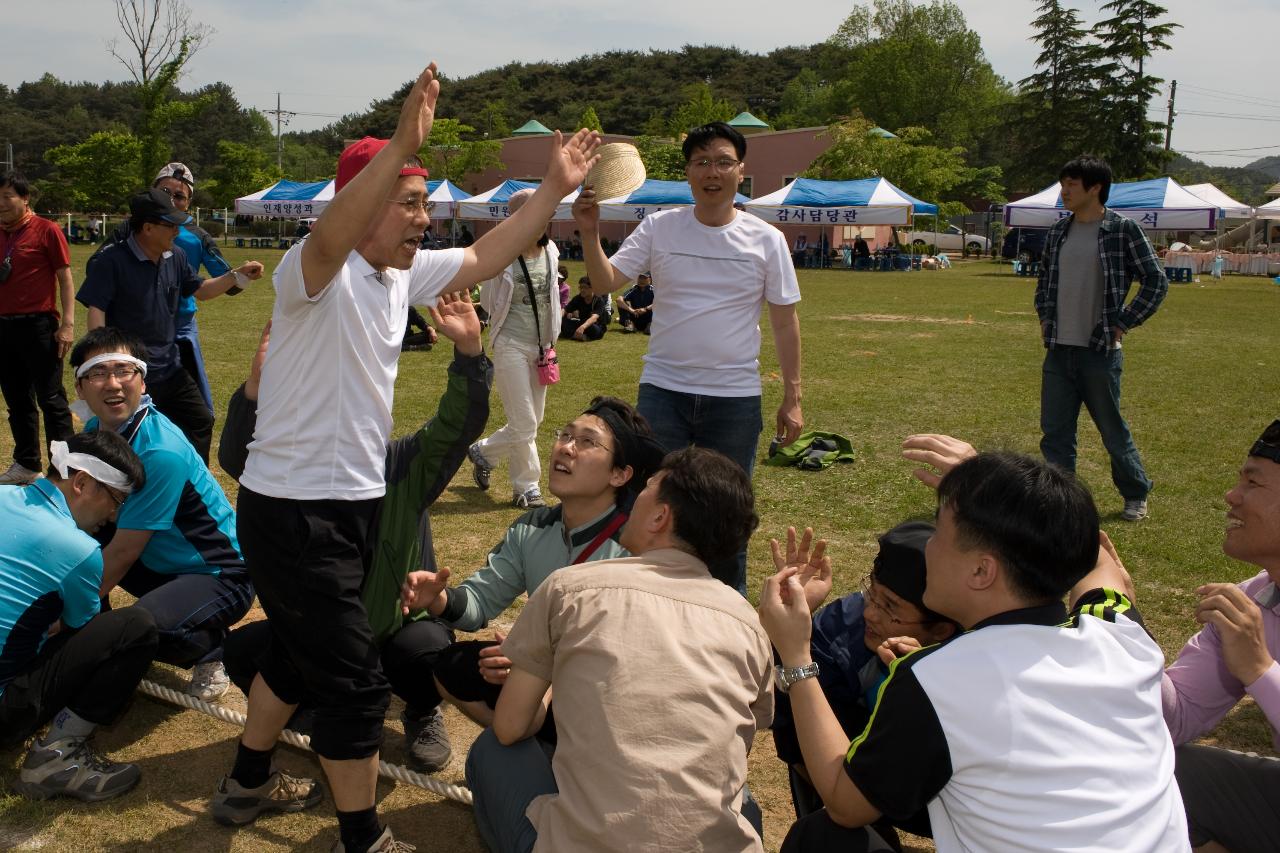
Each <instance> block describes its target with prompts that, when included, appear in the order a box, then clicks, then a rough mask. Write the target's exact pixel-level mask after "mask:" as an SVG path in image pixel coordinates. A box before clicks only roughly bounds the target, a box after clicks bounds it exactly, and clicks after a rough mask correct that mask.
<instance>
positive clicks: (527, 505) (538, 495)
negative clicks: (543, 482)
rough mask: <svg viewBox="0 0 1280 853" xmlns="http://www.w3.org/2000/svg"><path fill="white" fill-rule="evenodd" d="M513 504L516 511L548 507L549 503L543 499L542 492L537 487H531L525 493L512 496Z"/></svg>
mask: <svg viewBox="0 0 1280 853" xmlns="http://www.w3.org/2000/svg"><path fill="white" fill-rule="evenodd" d="M511 504H512V505H513V506H514V507H515V508H516V509H533V508H534V507H539V506H546V505H547V502H546V501H544V500H543V499H542V490H541V489H539V488H538V487H537V486H530V487H529V488H527V489H525V490H524V492H523V493H516V494H513V495H512V496H511Z"/></svg>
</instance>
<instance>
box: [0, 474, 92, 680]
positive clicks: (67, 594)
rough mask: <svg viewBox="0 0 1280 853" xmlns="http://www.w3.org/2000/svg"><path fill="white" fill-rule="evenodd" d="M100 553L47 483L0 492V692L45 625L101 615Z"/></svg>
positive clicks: (34, 648) (40, 640)
mask: <svg viewBox="0 0 1280 853" xmlns="http://www.w3.org/2000/svg"><path fill="white" fill-rule="evenodd" d="M101 585H102V551H101V550H99V548H98V543H97V542H95V541H93V539H92V537H90V536H89V534H87V533H85V532H84V531H83V530H81V529H80V528H78V527H77V526H76V522H75V519H74V518H72V516H71V509H70V507H68V506H67V501H66V499H65V498H64V497H63V496H62V492H61V491H59V490H58V487H57V486H55V485H54V484H53V483H52V482H50V481H49V480H45V479H40V480H36V481H35V482H34V483H32V484H31V485H29V486H0V693H3V692H4V688H5V685H6V684H8V683H9V682H10V681H12V680H13V678H14V677H15V676H16V675H18V674H19V673H20V672H22V670H23V669H24V668H25V667H26V666H27V665H28V664H30V662H31V660H32V658H34V657H35V656H36V654H37V653H39V651H40V649H41V647H42V646H43V645H44V641H45V638H46V637H47V635H48V632H49V626H50V625H52V624H53V623H54V622H55V621H56V620H58V619H61V620H62V624H63V625H64V626H65V627H67V628H80V627H83V626H84V624H85V623H86V622H88V621H89V620H90V619H92V618H93V617H94V615H96V614H97V612H98V606H99V605H98V587H99V586H101Z"/></svg>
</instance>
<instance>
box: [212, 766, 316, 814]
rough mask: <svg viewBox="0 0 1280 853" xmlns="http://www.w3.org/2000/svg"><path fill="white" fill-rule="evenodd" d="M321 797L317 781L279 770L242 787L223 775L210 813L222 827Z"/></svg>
mask: <svg viewBox="0 0 1280 853" xmlns="http://www.w3.org/2000/svg"><path fill="white" fill-rule="evenodd" d="M323 798H324V788H323V787H322V786H321V785H320V783H319V782H316V781H315V780H314V779H301V778H298V777H296V776H290V775H289V774H288V773H285V772H283V771H281V770H276V771H275V772H273V773H272V774H271V776H270V777H268V778H267V781H266V782H263V783H262V784H261V785H259V786H258V787H256V788H245V787H243V786H242V785H241V784H240V783H239V782H237V781H236V780H235V779H232V778H231V777H230V776H223V777H222V781H221V782H219V783H218V790H217V792H216V793H214V795H213V799H212V800H211V801H210V804H209V813H210V814H212V815H213V819H214V820H216V821H217V822H218V823H220V824H222V825H224V826H244V825H245V824H247V823H253V821H255V820H257V818H258V815H260V814H262V813H263V812H300V811H302V810H303V809H309V808H311V807H312V806H314V805H315V804H316V803H318V802H320V800H321V799H323Z"/></svg>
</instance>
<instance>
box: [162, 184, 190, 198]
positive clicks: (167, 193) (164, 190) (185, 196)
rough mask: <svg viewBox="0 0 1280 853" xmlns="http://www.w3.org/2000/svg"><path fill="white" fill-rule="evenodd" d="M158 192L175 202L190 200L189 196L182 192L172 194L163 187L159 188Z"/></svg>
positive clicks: (172, 192)
mask: <svg viewBox="0 0 1280 853" xmlns="http://www.w3.org/2000/svg"><path fill="white" fill-rule="evenodd" d="M160 191H161V192H162V193H164V194H165V195H167V196H168V197H169V198H171V199H174V200H175V201H186V200H187V199H189V198H191V196H189V195H187V194H186V193H184V192H174V191H173V190H167V189H165V188H164V187H161V188H160Z"/></svg>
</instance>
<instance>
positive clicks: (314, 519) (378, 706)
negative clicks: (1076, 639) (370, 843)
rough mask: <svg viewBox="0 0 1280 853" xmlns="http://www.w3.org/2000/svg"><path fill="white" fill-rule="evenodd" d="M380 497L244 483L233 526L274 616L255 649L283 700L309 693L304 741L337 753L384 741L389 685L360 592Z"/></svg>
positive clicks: (345, 756)
mask: <svg viewBox="0 0 1280 853" xmlns="http://www.w3.org/2000/svg"><path fill="white" fill-rule="evenodd" d="M380 504H381V499H380V498H377V499H373V500H365V501H339V500H315V501H299V500H289V499H285V498H272V497H267V496H265V495H260V494H258V493H256V492H254V491H253V490H251V489H247V488H245V487H243V486H241V488H240V498H239V501H238V502H237V504H236V531H237V534H238V536H239V539H240V548H241V551H242V552H243V554H244V559H245V563H246V564H247V565H248V567H249V576H250V577H251V578H252V579H253V585H254V588H255V589H256V590H257V592H258V601H259V602H260V603H261V604H262V609H263V610H264V611H266V614H267V617H268V618H269V619H270V620H271V635H270V639H269V641H268V644H267V646H266V647H265V648H264V649H263V651H262V654H261V655H259V665H260V667H261V674H262V677H263V679H264V680H265V681H266V683H267V686H268V687H270V688H271V691H272V692H273V693H275V695H276V696H277V697H279V698H280V699H281V700H282V701H284V702H287V703H289V704H297V703H298V702H300V701H301V700H302V698H303V697H304V696H306V697H309V698H311V699H313V700H314V701H315V710H316V722H315V728H314V731H313V733H312V736H311V747H312V749H314V750H315V751H316V754H317V755H320V756H322V757H324V758H328V759H330V760H334V761H343V760H349V759H359V758H367V757H369V756H370V755H374V754H376V753H377V751H378V748H379V747H380V746H381V743H382V723H383V718H384V717H385V716H386V712H387V706H388V705H389V704H390V702H391V688H390V686H389V684H388V683H387V679H386V677H385V676H384V675H383V673H382V669H381V667H380V665H379V655H378V647H377V645H376V644H375V643H374V637H373V630H372V629H371V628H370V627H369V616H368V614H367V613H366V612H365V609H364V603H363V602H362V601H361V599H360V590H361V587H362V586H363V585H364V579H365V573H366V572H367V571H368V567H369V563H370V557H371V556H372V553H373V542H372V537H373V535H374V533H375V520H376V517H377V511H378V506H379V505H380Z"/></svg>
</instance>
